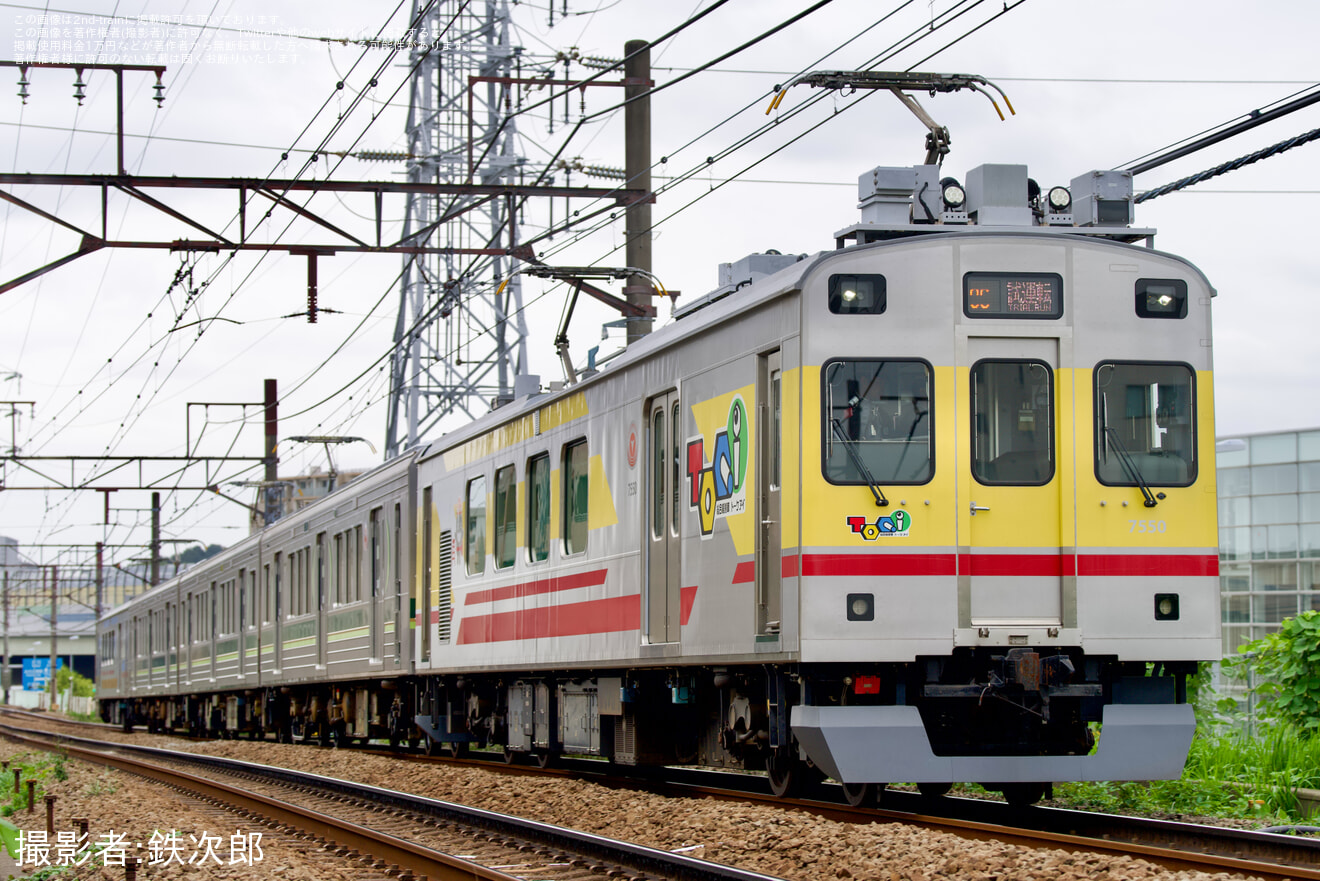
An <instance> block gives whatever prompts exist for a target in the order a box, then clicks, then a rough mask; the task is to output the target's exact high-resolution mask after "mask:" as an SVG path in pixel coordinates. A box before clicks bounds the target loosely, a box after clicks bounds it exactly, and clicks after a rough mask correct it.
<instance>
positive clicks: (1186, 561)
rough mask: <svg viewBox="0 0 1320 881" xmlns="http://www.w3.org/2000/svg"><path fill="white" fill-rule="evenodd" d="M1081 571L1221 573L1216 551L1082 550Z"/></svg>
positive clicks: (1078, 558) (1079, 572)
mask: <svg viewBox="0 0 1320 881" xmlns="http://www.w3.org/2000/svg"><path fill="white" fill-rule="evenodd" d="M1077 574H1078V575H1110V576H1114V575H1124V576H1133V575H1164V576H1173V575H1183V576H1196V575H1218V574H1219V557H1217V556H1216V555H1214V554H1080V555H1078V557H1077Z"/></svg>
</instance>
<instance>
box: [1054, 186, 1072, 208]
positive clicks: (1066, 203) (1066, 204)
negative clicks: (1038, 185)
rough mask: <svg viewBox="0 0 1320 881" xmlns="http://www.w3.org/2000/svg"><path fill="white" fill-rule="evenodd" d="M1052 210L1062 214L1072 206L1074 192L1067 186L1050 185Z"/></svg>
mask: <svg viewBox="0 0 1320 881" xmlns="http://www.w3.org/2000/svg"><path fill="white" fill-rule="evenodd" d="M1049 200H1050V210H1051V211H1053V212H1054V213H1055V214H1062V213H1063V212H1065V211H1067V210H1068V209H1069V208H1071V207H1072V193H1070V192H1068V188H1067V187H1050V195H1049Z"/></svg>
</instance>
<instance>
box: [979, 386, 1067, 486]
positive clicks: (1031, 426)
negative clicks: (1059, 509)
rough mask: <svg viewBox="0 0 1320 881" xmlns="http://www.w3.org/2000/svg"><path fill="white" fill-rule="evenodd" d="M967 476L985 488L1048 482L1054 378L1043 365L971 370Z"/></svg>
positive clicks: (1051, 467)
mask: <svg viewBox="0 0 1320 881" xmlns="http://www.w3.org/2000/svg"><path fill="white" fill-rule="evenodd" d="M971 390H972V476H973V477H975V478H976V479H977V481H979V482H980V483H984V484H988V485H996V484H997V485H1016V486H1043V485H1044V484H1047V483H1049V482H1050V480H1051V479H1052V478H1053V477H1054V376H1053V372H1052V371H1051V370H1050V367H1049V365H1048V364H1045V363H1044V362H1042V361H1029V360H1022V361H1016V360H1003V361H1000V360H993V361H992V360H986V361H978V362H976V363H975V364H973V365H972V371H971Z"/></svg>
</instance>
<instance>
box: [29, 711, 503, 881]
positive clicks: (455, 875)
mask: <svg viewBox="0 0 1320 881" xmlns="http://www.w3.org/2000/svg"><path fill="white" fill-rule="evenodd" d="M3 735H4V736H5V737H7V738H9V739H11V740H16V741H19V742H22V743H27V744H31V745H33V746H36V747H39V748H42V749H46V748H48V747H49V746H50V743H49V742H48V741H46V740H45V739H43V738H39V737H33V736H31V734H24V733H20V732H18V731H15V730H14V729H12V728H9V727H8V726H4V727H3ZM51 736H52V738H53V739H54V740H55V741H56V743H57V744H58V746H59V748H60V749H62V750H63V751H64V752H65V753H66V754H67V755H69V756H70V757H72V758H76V759H82V760H83V761H86V762H92V763H94V764H98V765H106V766H109V767H111V768H116V769H118V770H120V771H126V772H128V773H130V774H136V775H138V776H139V777H145V778H147V779H149V780H155V781H157V782H158V783H164V784H166V785H167V786H174V787H182V788H185V789H189V790H191V791H193V792H195V793H197V794H198V795H201V796H203V797H205V798H210V799H214V800H216V801H219V802H223V803H224V804H226V805H230V806H233V807H235V808H238V809H240V810H243V811H247V812H249V813H251V814H255V815H257V816H261V817H266V818H268V819H270V820H271V821H272V822H274V823H276V824H279V825H284V826H292V827H295V828H297V829H299V830H301V831H303V832H305V833H307V834H309V835H312V836H314V837H316V838H322V839H325V840H327V841H334V842H335V843H336V844H340V845H343V846H344V847H348V848H352V849H354V850H357V851H360V852H361V853H364V854H369V855H370V856H372V857H373V858H376V859H380V860H384V861H385V862H387V863H391V864H394V865H397V866H399V867H400V868H402V869H406V870H408V871H410V872H412V873H413V874H415V875H425V876H426V877H428V878H432V879H435V881H517V879H516V878H515V877H514V876H512V875H508V874H506V873H504V872H501V871H499V870H497V869H488V868H486V867H485V866H481V865H478V864H477V863H472V862H469V861H467V860H463V859H460V858H458V857H455V856H450V855H449V854H445V853H441V852H440V851H437V850H432V849H431V848H429V847H423V846H422V845H419V844H414V843H412V842H410V841H405V840H403V839H401V838H396V837H395V836H393V835H390V834H388V833H386V832H381V831H378V830H374V829H368V828H366V827H365V826H360V825H358V824H357V823H353V822H350V821H348V820H343V819H340V818H338V817H332V816H330V815H329V814H323V813H321V812H320V811H314V810H311V809H309V808H304V807H300V806H298V805H294V804H289V803H288V802H282V801H279V800H278V799H273V798H269V797H267V796H264V795H259V794H257V793H255V792H249V791H246V790H244V789H241V788H240V787H238V786H230V785H228V784H225V783H221V782H219V781H216V780H211V779H208V778H206V777H198V776H196V775H194V774H188V773H187V772H184V771H177V770H173V769H170V768H164V767H162V766H160V765H156V764H153V763H151V762H146V761H142V760H140V759H135V758H132V757H130V756H125V755H117V754H114V753H112V752H106V751H105V750H103V749H94V748H91V747H87V746H80V745H78V744H75V743H71V742H70V741H71V740H72V738H69V737H68V736H66V735H61V734H55V735H51ZM111 749H112V750H119V749H123V746H122V745H119V744H113V745H111Z"/></svg>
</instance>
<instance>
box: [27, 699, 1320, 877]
mask: <svg viewBox="0 0 1320 881" xmlns="http://www.w3.org/2000/svg"><path fill="white" fill-rule="evenodd" d="M46 721H53V720H50V719H49V718H47V719H46ZM417 758H422V757H417ZM188 760H189V761H193V762H206V763H207V764H211V763H214V762H217V761H221V763H222V764H223V760H214V759H210V758H208V757H202V756H195V755H190V756H189V757H188ZM422 760H424V761H437V760H436V759H427V758H422ZM450 761H453V760H450ZM460 761H463V762H466V763H472V764H480V765H481V766H482V767H484V768H487V769H491V770H495V771H498V772H508V773H518V774H532V773H537V774H547V773H549V774H557V775H561V776H568V777H573V778H577V779H583V780H594V781H598V782H602V783H608V785H610V786H615V787H617V786H619V785H620V784H621V781H620V779H619V777H618V776H617V772H618V770H619V769H618V768H617V767H613V768H611V767H608V766H606V765H605V764H604V763H601V762H589V761H588V762H577V761H567V762H563V763H561V765H560V766H559V767H558V768H554V769H549V770H547V771H540V770H538V769H533V768H528V767H523V766H514V767H507V766H504V765H503V764H499V763H495V762H489V761H481V760H480V759H477V758H469V759H466V760H460ZM664 772H665V776H664V777H663V778H662V777H660V776H659V775H655V774H639V775H635V776H633V777H630V778H628V779H627V780H625V781H622V783H623V784H624V785H629V786H635V787H637V788H641V789H647V790H650V791H653V792H660V793H662V794H667V795H674V796H682V797H702V798H722V799H730V800H736V801H742V802H747V801H761V802H764V803H766V804H770V805H774V806H776V807H785V806H791V807H795V808H798V809H801V810H805V811H809V812H811V813H814V814H816V815H819V816H823V817H827V818H829V819H832V820H836V821H842V822H850V823H863V824H865V823H874V822H876V821H881V822H901V823H905V824H909V825H918V826H922V827H925V828H931V829H939V830H943V831H948V832H954V833H956V834H958V835H960V836H963V837H969V838H980V839H995V840H998V841H1003V842H1007V843H1013V844H1019V845H1023V846H1027V847H1032V848H1040V847H1054V848H1059V849H1063V850H1068V851H1074V852H1090V853H1102V854H1109V855H1113V856H1115V857H1117V856H1138V857H1141V858H1144V859H1146V860H1149V861H1151V862H1155V863H1158V864H1161V865H1163V866H1166V867H1169V868H1176V869H1198V870H1201V871H1210V872H1214V871H1232V872H1242V873H1246V874H1249V875H1253V876H1255V877H1261V878H1314V879H1320V841H1317V840H1315V839H1310V838H1303V837H1296V836H1291V835H1280V834H1272V833H1261V832H1252V831H1245V830H1239V829H1227V828H1222V827H1213V826H1203V825H1197V824H1191V823H1180V822H1170V821H1163V820H1151V819H1146V818H1138V817H1126V816H1116V815H1107V814H1095V813H1090V812H1084V811H1073V810H1062V809H1056V808H1043V807H1033V808H1029V809H1021V808H1013V807H1010V806H1008V805H1006V804H1003V803H1001V802H993V801H984V800H976V799H964V798H948V797H946V798H926V797H923V796H920V795H918V794H916V793H910V792H901V791H888V792H886V793H885V794H884V797H883V799H882V801H881V803H880V806H879V807H878V808H869V809H867V808H853V807H849V806H847V805H846V804H845V803H843V802H844V798H843V793H842V791H841V789H840V788H839V787H837V786H834V785H831V784H828V783H821V784H818V785H816V786H814V787H811V788H810V789H809V790H808V791H807V792H805V793H804V796H803V797H802V798H800V799H796V800H790V801H785V800H782V799H776V798H774V797H772V796H771V795H770V794H769V790H768V786H767V785H766V783H765V781H764V779H763V778H761V777H759V776H753V775H739V774H730V773H723V772H701V771H692V770H690V769H664ZM290 773H291V772H290ZM337 785H340V786H347V787H350V788H352V787H356V786H357V784H344V783H341V784H337ZM372 797H373V798H375V797H378V796H375V795H373V796H372ZM399 797H401V798H402V796H399ZM705 865H709V864H705Z"/></svg>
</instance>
